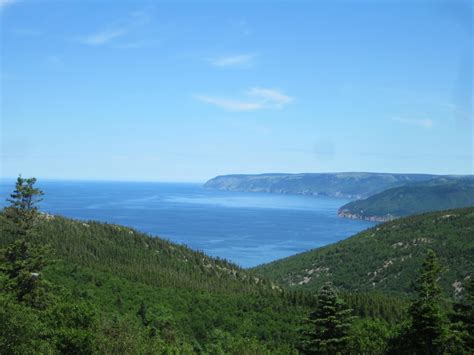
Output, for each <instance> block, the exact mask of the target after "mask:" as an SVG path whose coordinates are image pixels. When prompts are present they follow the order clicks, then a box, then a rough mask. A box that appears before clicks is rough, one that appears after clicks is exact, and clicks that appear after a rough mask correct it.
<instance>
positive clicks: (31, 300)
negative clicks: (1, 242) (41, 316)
mask: <svg viewBox="0 0 474 355" xmlns="http://www.w3.org/2000/svg"><path fill="white" fill-rule="evenodd" d="M46 250H47V249H46V248H44V247H39V246H33V245H31V243H28V242H26V241H24V240H15V241H14V242H13V243H11V244H10V245H8V246H7V247H6V248H5V249H0V273H2V274H3V276H4V277H3V278H2V280H1V284H2V286H3V287H4V288H5V290H9V291H10V292H12V293H14V294H15V297H16V299H17V300H18V302H26V303H28V304H29V305H31V306H33V307H37V308H42V307H44V306H45V302H46V301H47V295H46V292H45V289H46V287H47V283H46V282H45V281H44V280H43V275H42V271H43V268H44V267H45V266H46V265H47V260H46Z"/></svg>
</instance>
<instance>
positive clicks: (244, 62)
mask: <svg viewBox="0 0 474 355" xmlns="http://www.w3.org/2000/svg"><path fill="white" fill-rule="evenodd" d="M255 57H256V55H255V54H237V55H229V56H222V57H218V58H214V59H211V61H210V62H211V64H212V65H215V66H216V67H246V66H250V65H251V64H252V63H253V60H254V59H255Z"/></svg>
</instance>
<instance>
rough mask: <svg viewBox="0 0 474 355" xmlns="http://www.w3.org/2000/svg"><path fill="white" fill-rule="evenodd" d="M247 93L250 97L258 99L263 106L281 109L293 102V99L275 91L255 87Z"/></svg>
mask: <svg viewBox="0 0 474 355" xmlns="http://www.w3.org/2000/svg"><path fill="white" fill-rule="evenodd" d="M247 93H248V94H249V95H251V96H254V97H257V98H259V100H260V101H261V102H262V103H263V104H265V105H267V106H273V107H276V108H280V107H283V106H284V105H286V104H289V103H290V102H291V101H293V98H291V97H289V96H288V95H285V94H283V93H282V92H280V91H278V90H275V89H265V88H259V87H255V88H252V89H250V90H249V91H248V92H247Z"/></svg>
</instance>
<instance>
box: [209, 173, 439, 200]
mask: <svg viewBox="0 0 474 355" xmlns="http://www.w3.org/2000/svg"><path fill="white" fill-rule="evenodd" d="M433 177H434V175H427V174H384V173H357V172H356V173H315V174H260V175H223V176H217V177H215V178H213V179H211V180H209V181H208V182H206V184H205V185H204V186H205V187H207V188H213V189H219V190H229V191H249V192H274V193H285V194H301V195H322V196H334V197H344V198H365V197H368V196H371V195H373V194H376V193H378V192H381V191H383V190H386V189H389V188H392V187H396V186H402V185H405V184H408V183H411V182H417V181H425V180H429V179H432V178H433Z"/></svg>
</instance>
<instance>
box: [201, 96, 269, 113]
mask: <svg viewBox="0 0 474 355" xmlns="http://www.w3.org/2000/svg"><path fill="white" fill-rule="evenodd" d="M196 98H197V99H198V100H201V101H203V102H207V103H208V104H212V105H214V106H217V107H220V108H225V109H226V110H231V111H253V110H259V109H261V108H263V107H262V104H261V103H259V102H246V101H238V100H232V99H222V98H217V97H211V96H203V95H197V96H196Z"/></svg>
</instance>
